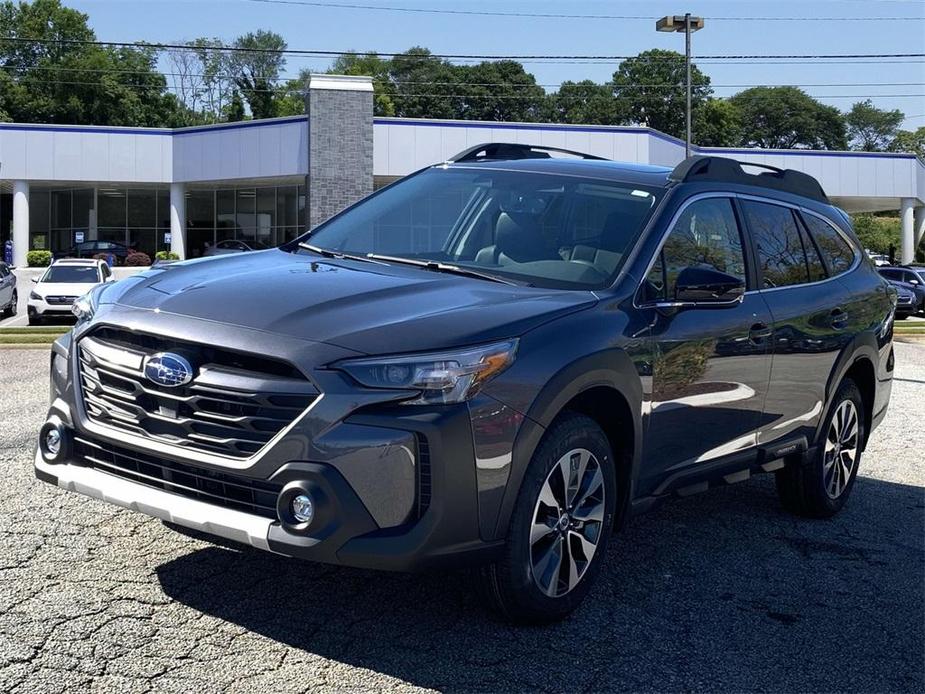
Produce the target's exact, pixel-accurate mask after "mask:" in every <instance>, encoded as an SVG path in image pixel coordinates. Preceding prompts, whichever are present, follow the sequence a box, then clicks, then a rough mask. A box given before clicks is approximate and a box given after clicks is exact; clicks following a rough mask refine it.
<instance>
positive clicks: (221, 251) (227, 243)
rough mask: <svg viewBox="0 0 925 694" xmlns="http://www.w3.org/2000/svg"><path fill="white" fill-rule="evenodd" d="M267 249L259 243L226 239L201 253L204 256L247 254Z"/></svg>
mask: <svg viewBox="0 0 925 694" xmlns="http://www.w3.org/2000/svg"><path fill="white" fill-rule="evenodd" d="M267 248H269V246H267V245H266V244H264V243H261V242H260V241H253V240H250V241H247V242H246V243H245V242H244V241H241V240H239V239H226V240H224V241H219V242H218V243H217V244H215V245H214V246H210V247H209V248H207V249H206V250H205V252H204V253H203V255H204V256H212V255H227V254H228V253H248V252H250V251H263V250H266V249H267Z"/></svg>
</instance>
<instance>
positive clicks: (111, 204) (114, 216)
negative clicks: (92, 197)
mask: <svg viewBox="0 0 925 694" xmlns="http://www.w3.org/2000/svg"><path fill="white" fill-rule="evenodd" d="M97 198H98V199H97V205H98V207H99V210H98V215H97V222H98V224H99V226H100V227H101V228H102V227H110V228H115V227H122V228H124V227H125V191H124V190H119V189H117V188H100V189H99V191H98V193H97Z"/></svg>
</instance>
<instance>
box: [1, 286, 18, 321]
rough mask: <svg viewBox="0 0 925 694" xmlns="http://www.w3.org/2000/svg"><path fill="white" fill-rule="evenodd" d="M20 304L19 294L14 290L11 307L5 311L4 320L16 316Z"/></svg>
mask: <svg viewBox="0 0 925 694" xmlns="http://www.w3.org/2000/svg"><path fill="white" fill-rule="evenodd" d="M18 304H19V294H17V293H16V290H15V289H14V290H13V298H12V299H10V305H9V306H7V307H6V308H5V309H3V317H4V318H12V317H13V316H15V315H16V307H17V305H18Z"/></svg>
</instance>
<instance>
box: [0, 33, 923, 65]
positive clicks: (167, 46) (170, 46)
mask: <svg viewBox="0 0 925 694" xmlns="http://www.w3.org/2000/svg"><path fill="white" fill-rule="evenodd" d="M0 41H12V42H15V43H39V44H72V45H93V46H108V47H130V48H140V49H145V48H146V49H152V48H153V49H158V50H183V51H200V50H205V51H215V52H222V53H224V52H227V53H258V54H260V53H274V54H275V53H282V54H286V55H311V56H323V57H339V56H346V55H357V56H361V55H366V54H374V55H377V56H379V57H390V58H395V57H404V58H408V59H409V60H415V59H418V60H428V59H446V60H450V59H459V60H605V61H614V60H629V59H630V58H638V57H639V56H637V55H500V54H498V55H477V54H465V53H429V54H427V55H421V56H417V55H414V54H412V55H408V54H407V53H391V52H383V51H363V52H358V51H325V50H309V49H304V48H284V49H275V48H246V47H243V46H221V47H214V48H213V47H208V48H205V49H203V48H202V47H198V46H190V45H188V44H183V43H145V42H139V41H92V40H89V39H26V38H20V37H12V38H3V39H0ZM695 58H696V59H698V60H823V59H824V60H833V61H837V60H851V59H860V58H880V59H886V58H925V53H830V54H825V53H819V54H806V55H800V54H783V55H773V54H764V55H762V54H756V55H747V54H743V55H701V56H695ZM672 59H674V58H673V56H671V57H666V58H659V57H655V56H653V57H650V58H647V60H672Z"/></svg>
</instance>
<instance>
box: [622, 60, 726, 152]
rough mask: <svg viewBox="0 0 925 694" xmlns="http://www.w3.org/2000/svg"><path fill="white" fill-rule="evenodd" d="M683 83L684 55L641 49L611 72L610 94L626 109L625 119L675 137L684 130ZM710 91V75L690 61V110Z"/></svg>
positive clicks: (679, 135)
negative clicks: (637, 53) (627, 118)
mask: <svg viewBox="0 0 925 694" xmlns="http://www.w3.org/2000/svg"><path fill="white" fill-rule="evenodd" d="M685 84H686V75H685V61H684V56H683V55H681V54H680V53H676V52H675V51H664V50H658V49H656V50H651V51H643V52H642V53H640V54H639V55H637V56H636V57H634V58H629V59H627V60H624V61H623V62H622V63H620V67H619V68H617V71H616V72H614V73H613V94H614V96H615V97H617V99H618V100H619V101H621V102H622V103H623V105H624V106H625V108H626V109H627V115H628V117H629V119H630V120H631V121H632V122H634V123H639V124H641V125H648V126H649V127H651V128H655V129H656V130H661V131H662V132H663V133H668V134H669V135H674V136H675V137H684V134H685V130H686V128H685V115H684V114H685V113H686V110H687V106H686V92H687V90H686V88H685ZM665 85H672V86H667V87H666V86H665ZM674 85H677V86H674ZM712 92H713V90H712V89H710V78H709V77H707V76H706V75H705V74H703V73H702V72H701V71H700V70H699V69H698V67H697V66H696V65H694V64H693V63H691V110H692V111H694V110H696V109H698V108H699V107H700V105H701V104H702V103H703V102H704V101H705V100H706V99H707V98H708V97H709V96H710V94H712Z"/></svg>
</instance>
